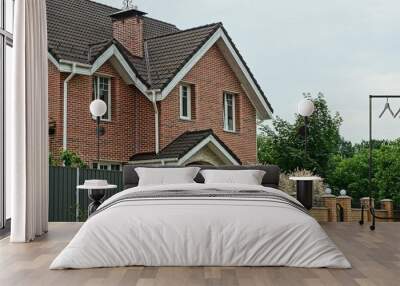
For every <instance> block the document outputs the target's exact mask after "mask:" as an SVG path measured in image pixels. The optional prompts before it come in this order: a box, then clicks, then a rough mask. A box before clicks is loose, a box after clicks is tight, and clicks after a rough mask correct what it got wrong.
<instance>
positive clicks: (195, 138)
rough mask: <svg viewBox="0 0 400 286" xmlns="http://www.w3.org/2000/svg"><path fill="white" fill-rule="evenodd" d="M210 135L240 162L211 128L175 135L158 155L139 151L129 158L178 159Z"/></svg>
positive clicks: (131, 159)
mask: <svg viewBox="0 0 400 286" xmlns="http://www.w3.org/2000/svg"><path fill="white" fill-rule="evenodd" d="M210 135H212V136H213V137H214V138H215V139H216V140H217V141H218V142H219V143H220V144H221V145H222V146H223V147H224V149H225V150H226V151H228V152H229V154H230V155H231V156H232V157H233V158H235V160H236V161H238V162H239V163H240V159H239V158H238V157H237V156H236V155H235V153H233V152H232V150H230V149H229V148H228V146H226V145H225V144H224V143H223V142H222V140H220V139H219V138H218V137H217V136H216V135H215V134H214V132H213V131H212V130H211V129H207V130H200V131H188V132H185V133H183V134H182V135H180V136H179V137H177V138H176V139H175V140H174V141H172V142H171V143H170V144H168V145H167V146H166V147H165V148H164V149H162V150H161V151H160V152H159V153H158V155H157V154H155V153H152V152H150V153H139V154H135V155H133V156H132V157H131V158H130V161H141V160H154V159H167V158H173V159H175V158H177V159H180V158H182V157H183V156H185V155H186V154H187V153H188V152H189V151H190V150H192V149H193V148H194V147H196V146H197V145H198V144H199V143H200V142H201V141H203V140H204V139H206V138H207V137H208V136H210Z"/></svg>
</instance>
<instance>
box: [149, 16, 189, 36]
mask: <svg viewBox="0 0 400 286" xmlns="http://www.w3.org/2000/svg"><path fill="white" fill-rule="evenodd" d="M143 18H147V19H150V20H153V21H157V22H160V23H163V24H167V25H170V26H172V27H175V28H177V29H178V30H179V31H181V30H180V29H179V28H178V27H177V26H176V25H175V24H172V23H168V22H166V21H163V20H159V19H156V18H152V17H149V16H143ZM149 39H150V38H149Z"/></svg>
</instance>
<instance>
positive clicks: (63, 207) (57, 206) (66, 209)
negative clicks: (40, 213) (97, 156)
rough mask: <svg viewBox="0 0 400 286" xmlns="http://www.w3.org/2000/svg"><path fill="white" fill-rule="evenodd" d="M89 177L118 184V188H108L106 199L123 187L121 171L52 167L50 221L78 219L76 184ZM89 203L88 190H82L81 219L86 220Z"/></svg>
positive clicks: (50, 174) (80, 195)
mask: <svg viewBox="0 0 400 286" xmlns="http://www.w3.org/2000/svg"><path fill="white" fill-rule="evenodd" d="M89 179H103V180H107V181H108V183H109V184H113V185H117V186H118V188H117V189H114V190H107V191H106V195H105V199H107V198H109V197H111V196H112V195H114V194H116V193H117V192H120V191H121V190H122V187H123V185H122V172H120V171H106V170H94V169H76V168H67V167H50V170H49V221H76V207H77V201H76V186H77V185H80V184H83V183H84V182H85V180H89ZM88 205H89V198H88V193H87V190H80V191H79V220H81V221H84V220H86V218H87V207H88Z"/></svg>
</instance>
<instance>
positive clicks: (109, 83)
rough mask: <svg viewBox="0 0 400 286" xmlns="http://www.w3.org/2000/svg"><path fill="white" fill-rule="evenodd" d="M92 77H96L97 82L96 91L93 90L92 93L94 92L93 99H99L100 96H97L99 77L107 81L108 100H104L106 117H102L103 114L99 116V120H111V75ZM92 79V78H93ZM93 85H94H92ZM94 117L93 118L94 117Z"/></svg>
mask: <svg viewBox="0 0 400 286" xmlns="http://www.w3.org/2000/svg"><path fill="white" fill-rule="evenodd" d="M94 77H95V78H96V83H97V85H96V92H94V91H93V92H94V94H95V99H99V98H100V97H99V95H100V92H99V91H100V80H99V79H100V78H102V79H107V81H108V100H107V102H106V104H107V112H108V113H107V115H108V116H107V117H104V116H102V117H101V118H100V120H101V121H111V110H112V108H111V101H112V100H111V96H112V95H111V77H109V76H104V75H94ZM93 80H94V79H93ZM93 86H94V85H93ZM94 119H95V118H94Z"/></svg>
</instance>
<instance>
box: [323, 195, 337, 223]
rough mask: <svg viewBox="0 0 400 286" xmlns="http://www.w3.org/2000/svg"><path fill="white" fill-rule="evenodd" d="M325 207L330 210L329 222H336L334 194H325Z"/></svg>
mask: <svg viewBox="0 0 400 286" xmlns="http://www.w3.org/2000/svg"><path fill="white" fill-rule="evenodd" d="M321 199H322V202H323V205H324V207H326V208H327V209H328V221H329V222H336V221H337V219H336V196H335V195H332V194H325V195H323V196H321Z"/></svg>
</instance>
